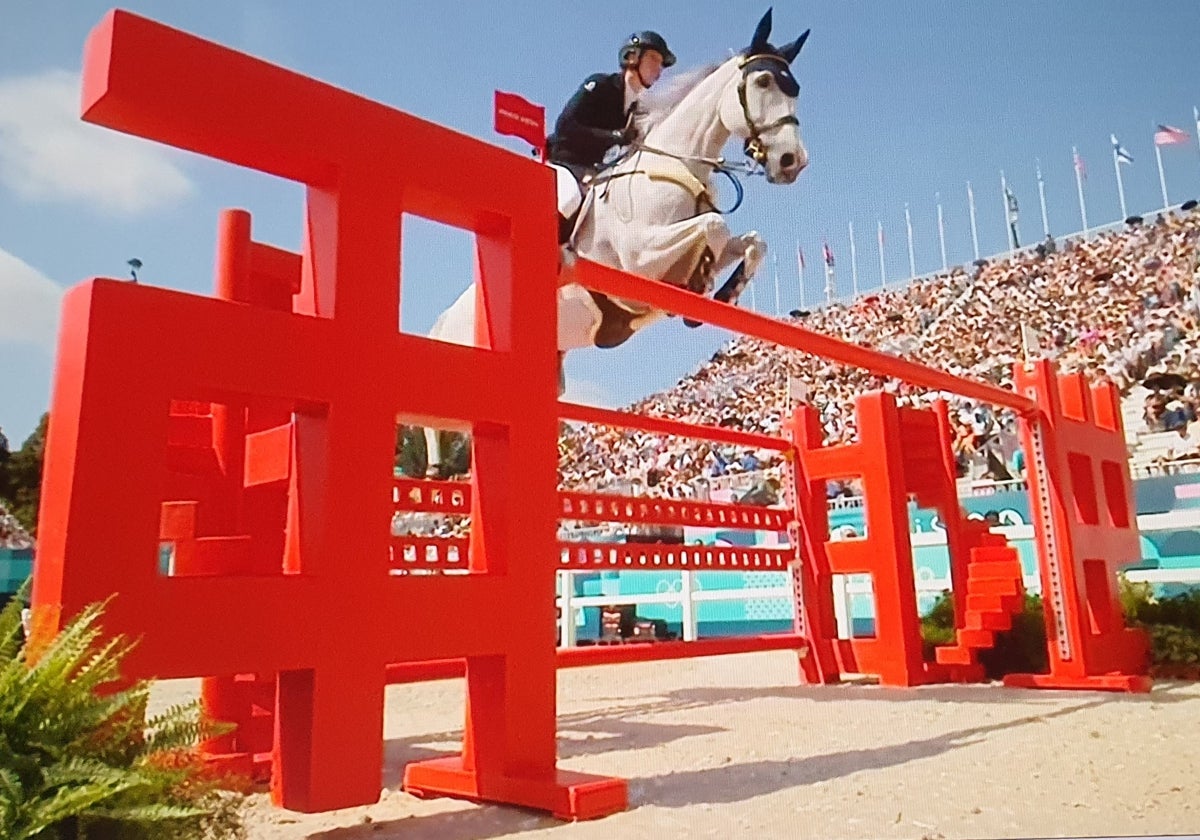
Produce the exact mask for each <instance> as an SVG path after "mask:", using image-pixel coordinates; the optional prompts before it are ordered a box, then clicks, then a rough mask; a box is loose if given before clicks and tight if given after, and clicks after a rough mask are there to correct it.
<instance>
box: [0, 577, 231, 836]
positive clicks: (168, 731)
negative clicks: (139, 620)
mask: <svg viewBox="0 0 1200 840" xmlns="http://www.w3.org/2000/svg"><path fill="white" fill-rule="evenodd" d="M27 593H28V587H27V586H26V587H24V588H23V590H22V592H21V593H18V596H17V597H16V598H14V599H13V600H12V601H11V602H10V603H9V604H8V605H7V606H6V607H5V608H4V609H3V610H0V838H4V840H85V839H90V840H150V838H154V840H176V838H178V840H184V838H188V840H191V839H192V838H210V840H217V839H218V838H238V837H242V836H243V834H244V832H243V830H242V827H241V821H240V811H239V805H240V800H239V799H238V798H237V797H234V796H231V795H229V794H227V793H224V792H222V791H220V790H218V788H217V786H216V784H215V782H213V781H212V780H211V779H208V778H207V777H205V776H204V775H203V774H202V773H201V772H200V771H201V767H200V765H199V763H198V762H197V760H196V759H195V756H194V748H195V745H196V743H197V742H198V741H199V740H201V739H203V738H207V737H211V736H212V735H214V734H218V733H220V732H221V731H227V729H228V727H220V726H217V725H214V724H212V723H210V722H208V721H205V720H203V719H202V718H201V716H200V714H199V707H198V704H195V703H192V704H188V705H183V706H176V707H173V708H171V709H168V710H167V711H165V712H164V713H162V714H161V715H157V716H155V717H153V718H151V719H149V720H148V719H147V715H146V709H147V703H148V700H149V694H150V687H149V684H147V683H144V682H142V683H137V684H134V685H130V686H123V685H122V684H121V682H120V680H121V677H120V665H121V661H122V659H123V658H124V656H125V655H126V654H127V653H128V652H129V651H130V649H131V647H132V646H131V645H130V644H129V643H128V642H127V641H126V640H125V639H123V638H121V637H115V638H105V636H104V634H103V632H102V629H101V627H100V618H101V616H102V614H103V610H104V605H103V604H96V605H92V606H89V607H87V608H85V609H84V610H82V611H81V612H80V613H79V614H78V615H77V616H76V617H75V618H74V619H73V620H72V621H71V622H70V623H69V624H68V625H67V626H65V627H63V628H62V630H61V631H60V632H59V633H58V634H57V635H56V636H55V637H54V638H53V639H52V640H50V641H49V642H48V643H47V644H45V646H44V647H41V648H39V649H38V650H37V651H36V652H35V651H33V650H32V649H31V648H30V647H29V646H28V645H26V644H25V642H24V637H23V632H22V626H21V606H22V603H23V602H24V600H25V596H26V595H27Z"/></svg>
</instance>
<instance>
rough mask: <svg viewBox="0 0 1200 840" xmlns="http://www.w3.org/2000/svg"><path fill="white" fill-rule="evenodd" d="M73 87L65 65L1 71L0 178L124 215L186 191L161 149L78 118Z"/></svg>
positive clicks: (43, 196)
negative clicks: (29, 72)
mask: <svg viewBox="0 0 1200 840" xmlns="http://www.w3.org/2000/svg"><path fill="white" fill-rule="evenodd" d="M79 90H80V82H79V76H78V75H77V74H74V73H68V72H66V71H65V70H50V71H47V72H45V73H41V74H38V75H34V76H20V77H15V78H9V79H0V183H2V184H3V185H4V186H5V187H7V188H9V189H10V190H12V191H13V192H14V193H16V194H17V195H19V196H21V197H23V198H26V199H30V200H35V201H54V200H57V201H68V202H84V203H87V204H90V205H92V206H93V207H95V208H96V209H99V210H104V211H117V212H119V213H124V214H127V215H133V214H136V213H141V212H144V211H147V210H152V209H155V208H158V207H162V206H164V205H167V204H170V203H172V202H175V201H178V200H180V199H182V198H185V197H187V196H188V195H189V194H190V193H191V192H192V183H191V181H189V180H188V178H187V176H186V175H184V173H183V171H182V170H181V169H180V168H179V167H178V166H177V165H176V164H175V163H174V162H173V161H172V159H171V156H170V153H169V152H168V151H167V150H166V149H164V148H161V147H159V146H156V145H154V144H153V143H151V142H150V141H148V140H141V139H138V138H135V137H131V136H129V135H125V134H119V133H117V132H114V131H111V130H109V129H106V128H101V127H100V126H95V125H91V124H89V123H85V122H83V121H82V120H81V119H80V118H79Z"/></svg>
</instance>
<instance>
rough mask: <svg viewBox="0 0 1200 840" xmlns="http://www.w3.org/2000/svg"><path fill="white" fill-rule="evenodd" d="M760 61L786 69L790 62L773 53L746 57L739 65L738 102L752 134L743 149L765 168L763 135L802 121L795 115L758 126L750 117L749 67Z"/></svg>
mask: <svg viewBox="0 0 1200 840" xmlns="http://www.w3.org/2000/svg"><path fill="white" fill-rule="evenodd" d="M758 61H774V62H778V63H780V64H782V65H783V66H784V68H785V69H786V68H787V67H788V61H787V59H785V58H784V57H783V56H779V55H774V54H773V53H758V54H756V55H748V56H746V57H745V58H743V59H742V60H741V62H740V63H739V64H738V68H739V69H740V70H741V71H742V78H741V81H739V82H738V102H740V103H741V105H742V114H743V116H745V118H746V129H747V130H748V131H749V132H750V136H749V137H747V138H746V144H745V146H744V147H743V148H744V150H745V152H746V157H748V158H750V159H751V160H753V161H754V162H755V163H756V164H758V165H759V166H763V165H765V164H766V162H767V148H766V146H765V145H764V144H763V140H762V135H763V134H765V133H767V132H768V131H773V130H775V129H777V128H779V127H781V126H785V125H800V120H799V119H798V118H797V117H796V115H795V114H786V115H784V116H782V117H780V118H779V119H777V120H774V121H772V122H770V123H767V124H766V125H758V124H757V123H755V122H754V118H753V117H751V116H750V106H749V104H747V102H746V79H747V78H749V76H750V69H749V66H750V65H751V64H752V63H754V62H758Z"/></svg>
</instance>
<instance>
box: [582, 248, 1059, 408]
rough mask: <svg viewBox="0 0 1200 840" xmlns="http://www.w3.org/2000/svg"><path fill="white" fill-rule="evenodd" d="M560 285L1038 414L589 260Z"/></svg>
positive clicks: (936, 374) (915, 367)
mask: <svg viewBox="0 0 1200 840" xmlns="http://www.w3.org/2000/svg"><path fill="white" fill-rule="evenodd" d="M562 281H572V282H575V283H579V284H580V285H581V286H584V287H585V288H588V289H592V290H594V291H597V292H603V293H605V294H609V295H613V296H614V297H619V298H626V299H630V300H637V301H641V302H643V303H648V304H650V305H652V306H654V307H656V308H658V309H662V310H665V311H667V312H675V313H678V314H686V315H687V316H688V317H689V318H693V319H695V320H697V321H703V322H705V323H707V324H711V325H713V326H716V327H724V328H725V329H727V330H731V331H732V332H735V333H739V334H741V335H749V336H753V337H755V338H759V339H762V340H763V341H767V342H770V343H772V344H776V345H779V346H780V347H786V348H789V349H792V350H800V351H803V352H805V353H812V354H813V355H815V356H821V357H823V358H826V359H832V360H834V361H837V362H842V363H843V364H848V365H853V366H855V367H860V368H865V369H867V370H871V371H873V372H875V373H878V374H881V375H883V376H890V377H894V378H896V379H900V380H903V381H905V382H909V383H911V384H913V385H921V386H923V387H926V388H931V389H933V390H936V391H949V392H951V393H955V394H961V395H962V396H964V397H971V398H972V399H976V400H982V401H983V402H987V403H991V404H993V405H1000V406H1004V407H1006V408H1011V409H1013V410H1014V411H1016V412H1019V413H1021V414H1030V413H1033V412H1034V411H1036V410H1037V405H1036V403H1034V401H1033V400H1031V399H1029V398H1028V397H1024V396H1021V395H1020V394H1016V393H1014V392H1012V391H1006V390H1004V389H1003V388H998V387H996V386H995V385H989V384H987V383H985V382H979V381H977V380H973V379H965V378H963V377H960V376H955V375H953V374H950V373H946V372H945V371H942V370H936V369H935V368H930V367H926V366H925V365H922V364H918V363H916V362H909V361H905V360H904V359H900V358H897V357H896V356H892V355H889V354H887V353H881V352H879V351H878V350H871V349H868V348H866V347H862V346H860V345H857V344H851V343H849V342H846V341H842V340H840V339H837V338H833V337H832V336H828V335H824V334H822V333H816V332H812V331H811V330H806V329H804V328H803V327H799V326H796V325H795V324H789V323H786V322H784V321H780V320H778V319H775V318H769V317H767V316H766V315H760V314H758V313H757V312H752V311H750V310H748V309H738V308H737V307H736V306H730V305H728V304H725V303H718V302H717V301H714V300H709V299H707V298H700V297H697V296H696V295H695V294H693V293H691V292H688V291H686V290H684V289H679V288H676V287H674V286H669V285H667V284H666V283H654V282H648V281H647V280H646V279H645V278H641V277H635V276H633V275H631V274H625V273H624V272H621V271H618V270H616V269H613V268H609V267H608V266H604V265H600V264H599V263H594V262H591V261H590V260H583V259H578V260H575V262H574V264H573V265H570V266H567V267H565V268H564V269H563V272H562V276H561V277H560V282H562Z"/></svg>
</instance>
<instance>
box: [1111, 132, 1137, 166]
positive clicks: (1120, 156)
mask: <svg viewBox="0 0 1200 840" xmlns="http://www.w3.org/2000/svg"><path fill="white" fill-rule="evenodd" d="M1109 136H1110V138H1111V139H1112V145H1113V154H1114V155H1116V157H1117V163H1133V155H1131V154H1129V152H1127V151H1125V149H1124V148H1123V147H1122V146H1121V144H1120V142H1118V141H1117V135H1115V134H1112V135H1109Z"/></svg>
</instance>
